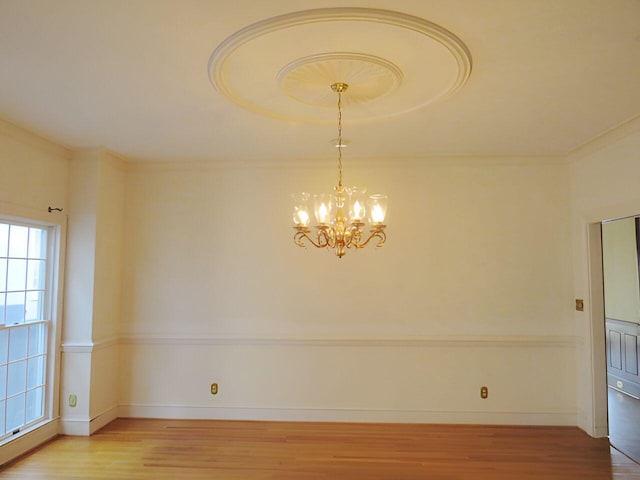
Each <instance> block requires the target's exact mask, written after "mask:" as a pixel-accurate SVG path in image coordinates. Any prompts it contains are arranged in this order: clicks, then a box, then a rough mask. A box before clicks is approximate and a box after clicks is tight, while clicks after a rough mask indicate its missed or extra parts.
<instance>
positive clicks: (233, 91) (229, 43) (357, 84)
mask: <svg viewBox="0 0 640 480" xmlns="http://www.w3.org/2000/svg"><path fill="white" fill-rule="evenodd" d="M409 46H410V47H409ZM425 65H426V66H428V68H425V67H424V66H425ZM471 66H472V60H471V54H470V53H469V50H468V48H467V47H466V46H465V45H464V43H463V42H462V41H461V40H460V39H459V38H458V37H457V36H456V35H455V34H453V33H452V32H450V31H449V30H447V29H445V28H443V27H441V26H440V25H437V24H435V23H433V22H430V21H428V20H425V19H423V18H419V17H416V16H412V15H408V14H405V13H400V12H395V11H391V10H381V9H375V8H351V7H344V8H320V9H314V10H304V11H300V12H294V13H289V14H285V15H280V16H276V17H272V18H268V19H266V20H262V21H260V22H257V23H254V24H252V25H249V26H247V27H245V28H242V29H241V30H239V31H237V32H235V33H233V34H232V35H230V36H229V37H227V38H226V39H225V40H224V41H223V42H222V43H220V44H219V45H218V46H217V47H216V49H215V50H214V51H213V53H212V54H211V56H210V58H209V65H208V69H209V79H210V81H211V84H212V85H213V87H214V88H215V90H216V91H217V92H218V93H219V94H221V95H223V96H224V97H226V98H227V99H229V100H230V101H232V102H234V103H236V104H237V105H239V106H241V107H243V108H245V109H247V110H249V111H252V112H254V113H257V114H260V115H264V116H268V117H272V118H278V119H283V120H287V121H295V122H307V123H331V122H333V117H332V115H331V111H330V109H329V108H325V109H322V110H321V111H320V112H318V108H317V107H318V106H324V107H330V106H331V103H332V100H331V92H329V93H327V91H326V85H327V84H333V83H337V82H344V83H348V84H350V85H351V86H352V87H353V92H357V93H354V95H353V96H351V95H349V98H345V102H346V103H347V104H348V105H349V108H350V116H349V120H350V121H351V122H358V121H368V120H372V119H379V118H387V117H391V116H395V115H401V114H404V113H407V112H410V111H412V110H416V109H419V108H423V107H425V106H426V105H428V104H430V103H432V102H434V101H436V100H438V99H442V98H445V97H447V96H450V95H452V94H454V93H455V92H457V91H458V90H459V89H460V88H461V87H462V86H463V85H464V84H465V83H466V82H467V80H468V78H469V75H470V74H471ZM373 100H375V102H374V101H373Z"/></svg>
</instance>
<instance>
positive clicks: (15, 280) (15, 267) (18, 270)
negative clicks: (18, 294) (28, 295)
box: [7, 259, 27, 292]
mask: <svg viewBox="0 0 640 480" xmlns="http://www.w3.org/2000/svg"><path fill="white" fill-rule="evenodd" d="M8 267H9V274H8V275H7V291H8V292H10V291H15V290H24V289H25V287H26V286H27V261H26V260H16V259H9V262H8Z"/></svg>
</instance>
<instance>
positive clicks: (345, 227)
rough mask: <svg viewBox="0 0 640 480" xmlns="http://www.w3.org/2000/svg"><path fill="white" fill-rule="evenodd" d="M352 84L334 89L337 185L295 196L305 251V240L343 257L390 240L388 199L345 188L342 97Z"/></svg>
mask: <svg viewBox="0 0 640 480" xmlns="http://www.w3.org/2000/svg"><path fill="white" fill-rule="evenodd" d="M348 87H349V85H347V84H346V83H342V82H338V83H334V84H333V85H331V89H332V90H333V91H334V92H336V93H337V94H338V144H337V147H338V185H337V186H335V187H334V188H333V190H334V191H333V192H332V193H329V194H320V195H313V196H311V195H310V194H308V193H306V192H302V193H298V194H294V195H293V199H294V207H293V223H294V225H295V226H294V227H293V228H294V229H295V230H296V233H295V234H294V236H293V241H294V242H295V244H296V245H298V246H300V247H304V248H306V244H305V242H304V241H305V240H306V241H307V242H308V243H310V244H311V245H313V246H314V247H316V248H326V249H328V250H333V251H334V252H335V254H336V255H337V256H338V258H342V257H343V256H344V254H345V253H346V249H347V248H351V247H353V248H356V249H358V248H364V247H366V246H367V245H368V244H369V243H370V242H371V241H372V240H374V239H376V240H377V243H376V247H381V246H383V245H384V242H385V241H386V239H387V235H386V234H385V232H384V229H385V227H386V225H385V224H384V217H385V215H386V213H387V196H386V195H380V194H374V195H370V196H369V197H368V198H367V197H366V189H363V188H359V187H346V188H345V187H344V186H343V185H342V148H343V147H344V145H343V143H342V94H343V93H344V92H345V91H346V90H347V88H348ZM311 198H313V211H314V216H315V220H316V225H315V229H316V231H315V232H314V233H312V232H311V229H310V228H309V223H310V220H311V216H310V215H309V203H310V200H311ZM367 211H368V213H369V218H368V220H369V227H368V229H369V232H368V234H365V232H364V231H365V226H366V224H365V221H364V219H365V216H366V215H367Z"/></svg>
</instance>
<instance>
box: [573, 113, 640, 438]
mask: <svg viewBox="0 0 640 480" xmlns="http://www.w3.org/2000/svg"><path fill="white" fill-rule="evenodd" d="M639 160H640V121H639V120H637V119H636V120H635V121H632V122H630V123H628V124H626V125H624V126H622V127H620V128H618V129H616V130H614V131H613V132H611V133H609V134H608V135H606V136H604V137H602V138H600V139H598V140H596V141H594V142H592V143H591V144H590V145H587V146H585V147H583V148H582V149H580V150H578V151H576V152H575V153H574V154H573V155H572V158H571V217H572V220H571V223H572V230H573V234H572V239H573V240H572V251H573V270H574V295H575V297H576V298H582V299H585V309H584V312H574V314H573V316H574V323H575V327H576V333H577V334H578V336H579V337H581V338H582V339H583V341H582V343H581V346H580V348H579V349H578V351H577V353H578V358H577V362H578V367H579V368H578V392H577V398H578V408H579V423H578V425H579V426H580V427H581V428H583V429H584V430H586V431H587V432H589V433H590V434H592V435H596V436H605V435H607V406H606V401H607V400H606V371H605V367H606V364H605V339H604V306H603V298H602V256H601V250H600V248H601V247H600V227H599V222H601V221H603V220H608V219H612V218H621V217H627V216H632V215H637V214H640V189H639V188H638V178H640V161H639Z"/></svg>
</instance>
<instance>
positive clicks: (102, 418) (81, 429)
mask: <svg viewBox="0 0 640 480" xmlns="http://www.w3.org/2000/svg"><path fill="white" fill-rule="evenodd" d="M119 413H120V409H119V407H118V406H117V405H114V406H112V407H110V408H108V409H107V410H105V411H104V412H102V413H100V414H98V415H96V416H94V417H93V418H62V419H61V420H60V424H61V429H60V431H61V432H60V433H62V434H63V435H72V436H80V437H88V436H90V435H93V434H94V433H95V432H97V431H98V430H100V429H101V428H102V427H104V426H105V425H107V424H109V423H111V422H113V421H114V420H115V419H116V418H118V417H119V416H122V415H120V414H119Z"/></svg>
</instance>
